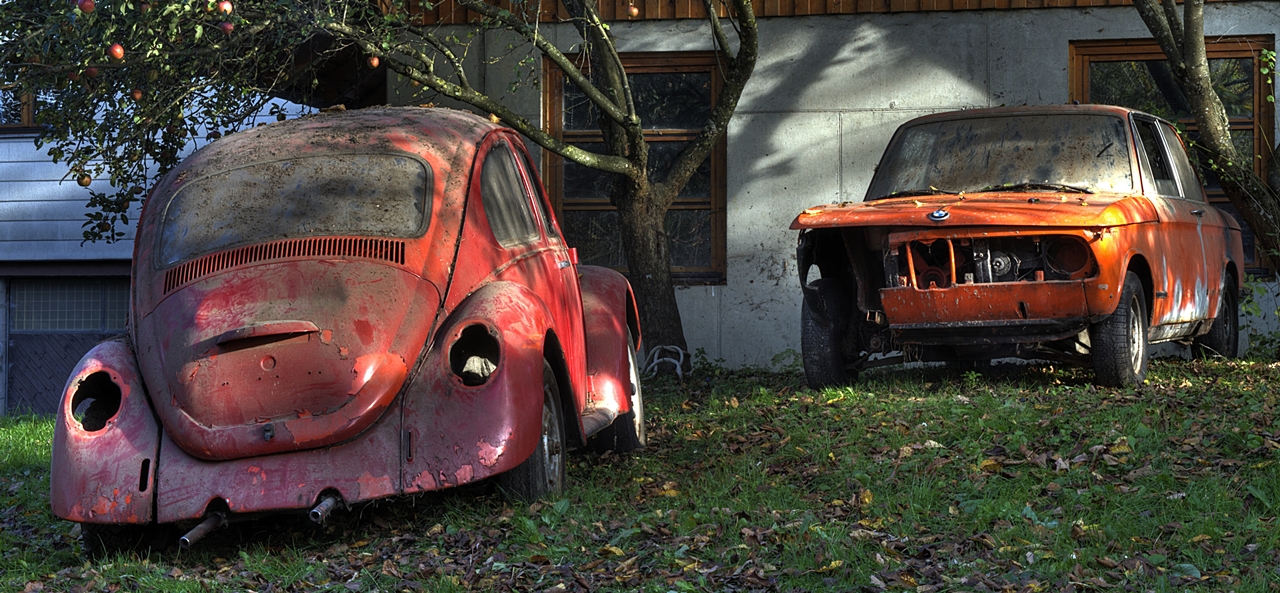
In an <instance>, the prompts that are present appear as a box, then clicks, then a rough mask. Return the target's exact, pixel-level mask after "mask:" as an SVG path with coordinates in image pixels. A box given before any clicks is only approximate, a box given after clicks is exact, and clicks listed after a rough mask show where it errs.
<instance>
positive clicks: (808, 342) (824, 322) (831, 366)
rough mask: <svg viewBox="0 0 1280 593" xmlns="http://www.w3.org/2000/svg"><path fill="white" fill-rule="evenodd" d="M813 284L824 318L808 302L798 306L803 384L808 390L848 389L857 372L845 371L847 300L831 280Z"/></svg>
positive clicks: (806, 300) (843, 292)
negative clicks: (820, 302) (807, 386)
mask: <svg viewBox="0 0 1280 593" xmlns="http://www.w3.org/2000/svg"><path fill="white" fill-rule="evenodd" d="M814 284H815V285H817V288H818V290H817V295H818V298H820V299H822V301H823V307H824V308H825V309H826V311H825V313H826V315H819V314H817V313H815V312H814V311H813V309H811V308H810V306H809V299H804V301H803V302H802V303H801V305H800V353H801V358H802V359H803V361H804V377H805V380H806V381H807V382H808V384H809V387H810V388H811V389H822V388H824V387H840V386H844V385H850V384H852V383H853V381H854V380H855V379H857V378H858V377H857V372H856V371H853V372H851V371H849V370H847V369H846V368H845V364H844V347H843V345H844V329H845V327H846V323H847V322H848V315H847V314H846V311H847V309H848V304H847V300H848V299H846V298H844V297H845V291H844V290H842V289H841V288H840V286H839V285H838V284H836V283H835V281H834V280H830V279H825V278H824V279H820V280H817V281H815V282H814Z"/></svg>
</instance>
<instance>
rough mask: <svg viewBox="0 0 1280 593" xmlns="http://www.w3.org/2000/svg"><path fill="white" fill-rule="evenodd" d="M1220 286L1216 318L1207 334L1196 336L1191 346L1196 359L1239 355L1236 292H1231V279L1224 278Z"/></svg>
mask: <svg viewBox="0 0 1280 593" xmlns="http://www.w3.org/2000/svg"><path fill="white" fill-rule="evenodd" d="M1222 284H1223V286H1222V296H1221V297H1220V298H1219V299H1218V316H1217V318H1215V319H1214V320H1213V325H1211V326H1209V333H1206V334H1204V335H1202V336H1197V337H1196V339H1195V341H1194V342H1192V344H1191V352H1192V354H1193V355H1194V356H1195V357H1196V358H1209V357H1210V356H1223V357H1226V358H1236V357H1237V356H1239V355H1240V303H1239V301H1238V300H1237V299H1238V297H1237V296H1236V291H1234V290H1232V287H1231V277H1230V276H1228V277H1226V278H1225V279H1224V280H1223V283H1222Z"/></svg>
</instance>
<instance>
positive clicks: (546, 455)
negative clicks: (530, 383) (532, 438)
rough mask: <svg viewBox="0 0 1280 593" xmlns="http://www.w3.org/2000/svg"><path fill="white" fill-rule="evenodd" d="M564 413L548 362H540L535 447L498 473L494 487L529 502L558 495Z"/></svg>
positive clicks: (562, 465)
mask: <svg viewBox="0 0 1280 593" xmlns="http://www.w3.org/2000/svg"><path fill="white" fill-rule="evenodd" d="M565 453H566V448H565V437H564V414H562V413H561V411H560V387H559V385H557V383H556V374H555V372H554V371H552V370H551V365H550V364H548V363H547V362H546V361H545V360H544V361H543V362H542V434H541V436H540V438H539V439H538V446H537V447H535V448H534V450H533V453H532V454H531V455H529V458H528V459H525V460H524V462H522V463H521V464H520V465H517V466H516V467H514V468H512V469H511V470H510V471H508V472H506V473H503V474H501V475H499V476H498V486H499V487H500V488H502V490H503V491H505V492H507V493H508V494H509V495H510V496H513V497H515V498H517V499H519V500H523V501H526V502H533V501H535V500H539V499H541V498H544V497H547V496H551V495H555V494H559V493H560V492H561V491H563V490H564V482H565Z"/></svg>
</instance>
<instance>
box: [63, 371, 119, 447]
mask: <svg viewBox="0 0 1280 593" xmlns="http://www.w3.org/2000/svg"><path fill="white" fill-rule="evenodd" d="M119 411H120V386H119V385H116V384H115V382H114V381H112V380H111V375H108V374H107V373H106V372H104V371H98V372H96V373H93V374H92V375H89V376H88V377H85V378H84V379H82V380H81V381H80V383H79V384H78V385H76V393H75V395H74V396H72V397H71V415H72V417H73V418H75V420H76V422H78V423H79V424H80V426H81V428H83V429H85V430H87V431H89V432H97V431H99V430H102V429H103V428H106V426H107V421H109V420H111V419H112V418H113V417H115V415H116V412H119Z"/></svg>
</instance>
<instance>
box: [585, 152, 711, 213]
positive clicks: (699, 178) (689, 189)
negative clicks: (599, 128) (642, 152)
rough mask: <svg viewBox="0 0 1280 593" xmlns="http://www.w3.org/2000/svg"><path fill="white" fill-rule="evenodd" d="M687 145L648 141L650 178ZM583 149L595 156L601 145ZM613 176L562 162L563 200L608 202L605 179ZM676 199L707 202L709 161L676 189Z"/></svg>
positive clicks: (664, 167)
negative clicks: (699, 199) (677, 194)
mask: <svg viewBox="0 0 1280 593" xmlns="http://www.w3.org/2000/svg"><path fill="white" fill-rule="evenodd" d="M686 144H688V142H649V172H650V179H654V176H655V175H657V174H662V173H665V172H666V170H667V167H670V166H671V163H672V162H674V161H675V160H676V157H677V156H679V155H680V151H681V150H683V149H684V147H685V145H686ZM577 146H578V147H579V148H581V149H583V150H589V151H591V152H596V153H599V152H601V151H603V150H604V144H600V143H582V144H578V145H577ZM612 175H614V174H613V173H606V172H604V171H600V170H598V169H592V168H590V167H584V166H582V165H579V164H577V163H574V162H572V161H568V160H565V161H564V199H565V200H566V201H570V202H572V201H575V200H580V201H606V202H607V201H608V200H609V178H610V177H611V176H612ZM677 197H678V198H684V199H698V198H701V199H705V200H710V199H711V160H710V159H706V160H704V161H702V164H701V165H699V166H698V170H697V171H694V173H693V176H692V177H690V178H689V183H687V184H685V186H684V188H683V189H681V190H680V195H679V196H677Z"/></svg>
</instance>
